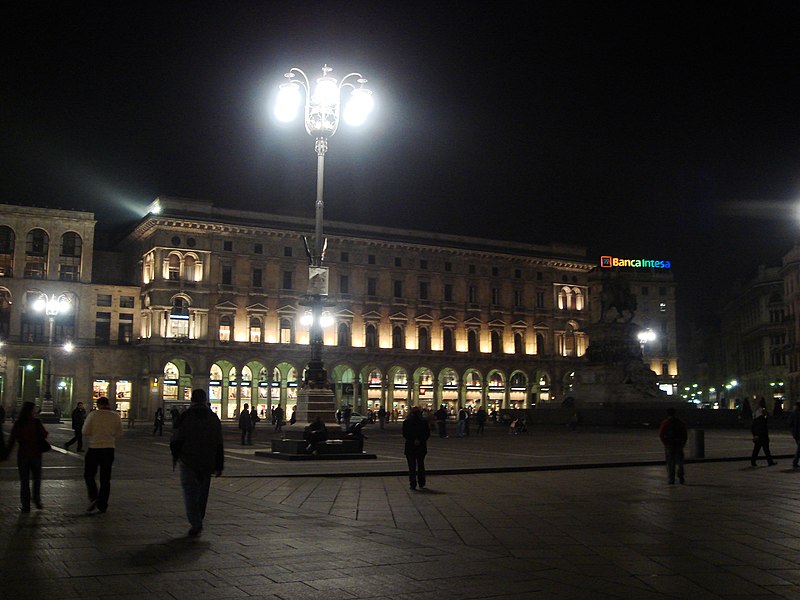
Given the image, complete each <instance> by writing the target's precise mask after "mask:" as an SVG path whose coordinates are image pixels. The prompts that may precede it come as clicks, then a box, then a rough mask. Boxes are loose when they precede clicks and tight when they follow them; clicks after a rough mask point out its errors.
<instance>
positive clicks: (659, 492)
mask: <svg viewBox="0 0 800 600" xmlns="http://www.w3.org/2000/svg"><path fill="white" fill-rule="evenodd" d="M393 425H394V424H393ZM62 427H63V426H62ZM51 431H52V434H51V437H52V438H53V441H54V443H55V445H56V446H57V447H58V445H59V441H60V440H61V438H62V437H63V440H61V441H65V440H66V439H67V438H66V437H64V436H65V435H66V434H68V433H69V432H68V431H61V430H57V428H56V427H55V426H54V427H52V428H51ZM367 435H368V436H369V439H368V440H367V444H368V448H369V450H370V451H372V452H375V453H377V454H378V456H379V458H378V460H377V461H354V462H349V463H348V464H346V465H345V464H333V463H332V462H331V461H324V462H323V461H320V462H319V463H313V464H309V463H303V464H301V465H297V464H294V463H292V464H287V463H284V462H283V461H277V460H270V459H255V458H254V457H253V456H252V450H253V448H255V447H261V448H264V447H267V445H268V444H267V442H268V439H267V432H266V431H259V430H258V429H257V431H256V439H258V440H259V445H258V446H254V447H241V446H238V445H237V444H236V442H238V438H237V437H236V432H235V431H233V430H230V429H229V430H228V431H226V444H227V447H226V471H225V476H224V477H222V478H220V479H215V480H214V481H213V485H212V492H211V500H210V503H209V514H208V515H207V517H206V528H205V530H204V533H203V536H202V537H200V538H198V539H189V538H186V537H185V534H186V531H187V529H188V524H187V523H186V522H185V517H184V516H183V511H182V501H181V497H180V488H179V486H178V481H177V474H174V473H172V471H171V467H170V464H169V462H168V460H165V458H168V449H167V448H166V444H167V440H168V437H167V436H165V437H162V438H158V437H156V438H154V437H152V436H151V435H150V432H149V431H148V430H147V429H146V428H140V429H137V430H134V431H132V432H128V431H126V439H125V440H124V441H123V442H122V444H121V445H120V448H119V452H118V456H117V461H116V463H115V467H114V469H115V477H114V482H113V489H112V495H111V504H110V508H109V511H108V513H106V514H104V515H100V514H97V513H95V514H92V515H87V514H86V513H85V512H84V508H85V503H86V500H85V490H84V486H83V482H82V479H81V473H82V471H81V467H82V457H81V456H79V455H77V454H75V453H61V452H58V451H55V452H51V453H49V454H48V455H47V456H46V458H45V464H46V466H47V468H46V471H45V481H44V483H43V500H44V502H45V509H44V510H42V511H34V512H33V513H31V514H30V515H21V514H20V513H19V512H18V511H17V501H16V500H17V494H18V491H17V490H18V487H17V485H18V484H17V483H16V475H15V472H14V468H13V467H14V465H13V462H8V461H7V462H5V463H0V498H2V501H1V502H0V531H2V532H3V533H2V534H0V552H2V559H0V571H1V573H0V598H9V599H12V598H13V599H17V598H25V599H36V598H47V599H48V600H57V599H73V598H75V599H77V598H124V599H126V600H136V599H139V598H166V599H183V598H192V599H193V600H194V599H202V598H244V597H255V598H282V599H285V600H288V599H295V598H300V599H302V598H320V597H325V598H334V599H336V598H341V599H350V598H358V599H372V598H375V599H377V598H386V599H390V600H400V599H406V598H408V599H410V598H411V597H413V598H415V599H416V598H422V599H427V598H430V599H433V598H437V599H438V598H445V599H450V598H453V599H455V598H504V599H522V598H587V599H588V598H637V599H638V598H686V597H689V596H691V595H694V596H696V597H700V598H741V597H748V598H789V597H791V598H794V597H797V596H798V594H800V558H799V557H798V556H797V549H798V548H800V511H798V510H797V508H796V507H797V506H798V505H800V504H799V503H798V501H800V485H799V484H800V473H797V472H795V471H793V470H792V469H791V468H790V466H791V465H790V462H789V461H788V460H786V459H783V458H782V459H780V463H779V465H778V466H777V467H772V468H767V467H763V466H761V467H757V468H751V467H750V466H749V462H741V461H740V460H733V461H727V460H726V461H720V462H703V463H697V464H691V465H689V466H688V467H687V485H685V486H681V485H676V486H668V485H667V484H666V475H665V473H664V469H663V465H661V464H652V465H649V464H647V463H655V462H658V461H659V458H660V448H659V446H658V444H657V441H658V440H657V439H656V440H655V443H654V442H653V436H654V435H655V432H654V431H652V430H620V431H614V430H607V431H600V430H596V431H592V430H585V431H579V432H577V433H574V434H573V433H569V432H566V431H560V430H549V431H546V430H542V431H536V430H533V431H531V433H529V434H528V436H509V435H508V434H507V433H505V431H504V430H499V429H496V430H492V431H489V432H488V434H487V436H486V437H485V438H484V439H480V438H477V437H475V436H470V437H469V438H463V439H458V438H449V439H446V440H440V439H438V438H434V439H432V440H431V444H430V448H431V449H430V455H429V456H430V460H429V464H430V466H431V471H432V473H431V475H430V477H429V482H428V484H429V485H428V488H429V489H428V490H426V491H424V492H420V491H417V492H412V491H411V490H409V489H408V484H407V480H406V477H405V476H404V471H403V469H402V467H403V465H404V460H403V458H402V444H401V442H400V437H399V432H398V431H396V430H393V429H392V427H391V426H390V429H389V431H387V432H384V433H381V432H379V431H377V428H374V429H373V430H371V431H368V432H367ZM773 446H774V454H776V455H778V454H782V455H783V454H786V453H788V451H789V450H790V449H791V440H790V439H789V438H788V436H786V435H785V434H784V433H783V432H776V433H775V434H774V435H773ZM750 448H751V440H750V438H749V435H747V433H746V432H744V431H738V430H737V431H707V432H706V454H707V455H708V456H709V458H710V459H741V458H743V457H747V455H748V454H749V450H750ZM631 456H635V457H636V459H637V461H639V465H638V466H615V467H607V468H588V469H577V468H576V467H577V466H578V465H580V464H602V465H604V466H607V465H612V464H614V463H617V464H623V463H630V460H631ZM747 460H748V461H749V458H748V459H747ZM356 463H357V464H356ZM365 463H366V464H365ZM371 463H378V464H377V465H372V464H371ZM762 463H763V461H762ZM301 467H302V468H309V469H314V470H315V471H316V473H313V474H306V475H303V476H301V474H300V473H298V470H299V468H301ZM366 467H378V468H377V469H376V470H374V471H371V472H369V473H367V474H369V475H370V476H369V477H363V476H352V475H357V474H358V473H359V471H360V470H361V469H363V468H366ZM556 467H560V468H556ZM501 468H502V469H506V470H511V471H516V472H504V473H500V472H481V471H486V470H496V469H501ZM523 469H525V470H523ZM527 469H548V470H540V471H528V470H527ZM282 470H285V471H286V472H281V471H282ZM394 473H398V474H394Z"/></svg>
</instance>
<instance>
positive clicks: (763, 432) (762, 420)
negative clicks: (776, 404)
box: [750, 406, 778, 467]
mask: <svg viewBox="0 0 800 600" xmlns="http://www.w3.org/2000/svg"><path fill="white" fill-rule="evenodd" d="M750 431H751V432H752V434H753V454H752V455H751V456H750V464H751V465H753V466H754V467H755V466H756V459H757V458H758V452H759V451H760V450H761V448H763V449H764V455H765V456H766V457H767V465H769V466H770V467H771V466H772V465H777V464H778V463H777V462H775V461H774V460H772V454H770V451H769V426H768V425H767V409H765V408H764V407H762V406H759V407H758V408H757V409H756V418H755V419H753V425H752V426H751V427H750Z"/></svg>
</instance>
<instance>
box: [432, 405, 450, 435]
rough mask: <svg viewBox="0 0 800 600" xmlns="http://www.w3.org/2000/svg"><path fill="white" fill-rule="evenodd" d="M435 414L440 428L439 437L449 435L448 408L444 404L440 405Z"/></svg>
mask: <svg viewBox="0 0 800 600" xmlns="http://www.w3.org/2000/svg"><path fill="white" fill-rule="evenodd" d="M433 416H434V417H435V418H436V426H437V427H438V428H439V437H440V438H446V437H447V408H446V407H445V405H444V404H442V405H441V406H440V407H439V410H437V411H436V412H435V413H433Z"/></svg>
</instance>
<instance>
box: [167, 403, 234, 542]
mask: <svg viewBox="0 0 800 600" xmlns="http://www.w3.org/2000/svg"><path fill="white" fill-rule="evenodd" d="M169 448H170V451H171V452H172V465H173V467H174V466H175V464H178V465H179V468H180V477H181V489H182V490H183V503H184V507H185V509H186V518H187V519H188V520H189V525H190V526H191V529H189V536H191V537H196V536H198V535H200V532H202V530H203V519H204V518H205V516H206V505H207V504H208V493H209V490H210V489H211V475H212V473H213V474H214V475H215V476H217V477H219V476H220V475H222V468H223V464H224V459H225V455H224V452H223V445H222V424H221V423H220V420H219V417H217V415H216V414H214V412H213V411H212V410H211V409H210V408H209V406H208V401H207V399H206V393H205V391H204V390H202V389H196V390H193V391H192V404H191V406H189V409H188V410H186V411H184V413H183V414H182V415H181V416H180V417H178V422H177V423H176V427H175V431H174V432H173V433H172V439H171V440H170V443H169Z"/></svg>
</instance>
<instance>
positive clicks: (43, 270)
mask: <svg viewBox="0 0 800 600" xmlns="http://www.w3.org/2000/svg"><path fill="white" fill-rule="evenodd" d="M49 247H50V238H49V237H48V235H47V233H45V232H44V230H42V229H32V230H31V231H29V232H28V237H27V239H26V242H25V272H24V273H23V276H24V277H25V278H26V279H44V278H46V277H47V252H48V250H49Z"/></svg>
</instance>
